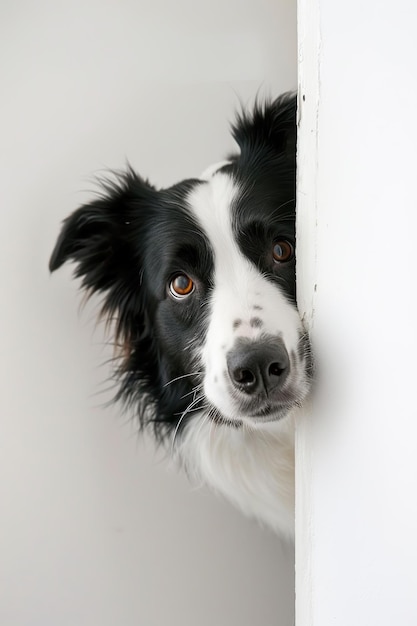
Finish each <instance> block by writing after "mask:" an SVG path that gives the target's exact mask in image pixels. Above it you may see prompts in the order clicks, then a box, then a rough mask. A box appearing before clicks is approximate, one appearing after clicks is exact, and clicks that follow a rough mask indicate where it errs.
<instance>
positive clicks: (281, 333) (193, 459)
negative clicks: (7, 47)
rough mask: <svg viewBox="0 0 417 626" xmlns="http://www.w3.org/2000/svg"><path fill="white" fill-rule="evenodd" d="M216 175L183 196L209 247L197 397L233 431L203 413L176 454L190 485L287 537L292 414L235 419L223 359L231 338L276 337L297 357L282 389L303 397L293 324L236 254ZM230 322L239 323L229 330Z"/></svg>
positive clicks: (278, 298)
mask: <svg viewBox="0 0 417 626" xmlns="http://www.w3.org/2000/svg"><path fill="white" fill-rule="evenodd" d="M216 169H218V166H217V167H216V166H214V167H213V168H210V170H207V171H206V172H205V177H206V178H207V183H206V184H203V185H200V186H198V187H197V188H196V189H194V190H193V191H192V192H191V193H190V196H189V198H188V202H189V206H190V209H191V210H192V212H193V214H194V216H195V218H196V220H197V221H198V222H199V224H200V226H201V228H202V229H203V230H204V232H205V233H206V235H207V237H208V239H209V241H210V244H211V246H212V250H213V254H214V264H215V270H214V288H213V292H212V296H211V299H210V302H209V324H208V330H207V336H206V339H205V343H204V346H203V348H202V349H201V351H200V353H199V354H198V359H199V360H200V363H202V365H203V370H204V372H205V378H204V394H205V397H206V398H207V399H208V400H209V402H210V403H211V404H212V405H213V406H215V407H216V408H217V409H218V410H219V411H220V413H221V414H222V416H224V417H225V418H227V419H228V420H230V422H232V423H236V426H233V425H230V424H229V425H227V424H224V423H222V422H215V421H213V420H212V419H211V418H210V417H209V416H208V415H207V414H205V413H204V411H203V412H201V413H199V414H198V415H196V416H195V417H194V418H193V419H192V420H190V421H189V423H188V425H187V426H186V428H185V430H184V433H183V434H182V436H181V438H180V441H179V442H178V447H177V450H178V452H179V455H180V458H181V460H182V463H183V465H184V466H185V467H186V470H187V471H188V473H189V474H190V475H191V476H192V477H193V478H194V479H195V480H197V481H200V482H204V483H206V484H208V485H209V486H211V487H212V488H213V489H214V490H215V491H217V492H220V493H221V494H223V495H224V496H226V497H227V498H228V499H229V500H230V501H231V502H233V503H234V504H235V505H236V506H237V507H239V508H240V509H241V510H242V511H243V512H244V513H246V514H247V515H250V516H253V517H255V518H256V519H258V520H259V521H260V522H262V523H264V524H266V525H268V526H269V527H271V528H272V529H273V530H275V531H277V532H280V533H282V534H284V535H285V536H288V537H290V536H292V534H293V525H294V517H293V515H294V452H293V450H294V415H295V413H296V412H297V410H298V409H297V408H294V409H293V411H292V412H291V414H289V415H287V417H285V418H284V419H281V420H279V421H270V422H268V423H259V422H256V421H254V420H252V419H251V418H250V417H249V418H248V417H246V418H243V419H242V416H241V415H240V414H239V407H238V403H237V401H236V398H235V397H234V396H233V394H232V393H231V391H230V384H229V385H228V384H227V364H226V354H227V352H228V351H229V350H230V349H231V348H232V346H233V343H234V341H235V340H236V339H237V338H238V337H242V336H243V337H250V338H253V339H256V338H257V337H259V335H260V333H267V334H268V335H273V336H278V337H280V338H281V339H282V340H283V342H284V344H285V347H286V349H287V351H288V353H289V354H291V355H297V356H293V357H292V358H293V360H294V359H295V362H293V363H292V365H293V366H294V367H292V368H291V369H292V370H294V372H291V380H290V383H291V384H293V385H294V384H295V385H296V386H297V387H299V388H300V389H301V390H302V391H301V392H300V393H301V394H302V395H303V394H304V395H305V394H306V393H307V388H308V383H307V380H306V378H305V372H304V368H303V367H302V364H301V363H299V362H298V361H297V360H298V342H299V335H300V331H301V321H300V318H299V315H298V312H297V310H296V309H295V307H294V305H293V304H292V303H290V302H289V301H288V299H287V298H286V296H285V295H284V294H283V293H282V292H281V291H280V289H279V288H278V287H277V286H276V285H274V284H272V283H271V282H270V281H269V280H267V279H266V278H265V277H264V276H263V275H262V274H261V273H260V272H259V271H258V270H257V268H256V267H255V266H254V265H253V264H251V263H250V261H249V260H248V259H246V257H245V256H244V255H243V254H242V253H241V252H240V250H239V248H238V246H237V243H236V241H235V238H234V235H233V230H232V223H231V211H230V207H231V205H232V202H233V199H234V197H235V195H236V193H237V191H238V190H237V189H236V187H235V185H234V183H233V181H232V180H231V178H230V177H229V176H228V175H227V174H223V173H216ZM259 306H261V307H262V310H259V309H258V308H257V307H259ZM254 317H258V318H260V319H261V320H262V323H263V326H262V328H261V329H260V328H258V327H254V325H253V324H252V325H251V323H250V320H251V319H253V318H254ZM236 320H240V322H241V323H240V324H239V325H238V327H237V328H236V324H235V325H234V322H235V321H236ZM290 383H289V384H290Z"/></svg>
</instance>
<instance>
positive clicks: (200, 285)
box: [50, 96, 309, 435]
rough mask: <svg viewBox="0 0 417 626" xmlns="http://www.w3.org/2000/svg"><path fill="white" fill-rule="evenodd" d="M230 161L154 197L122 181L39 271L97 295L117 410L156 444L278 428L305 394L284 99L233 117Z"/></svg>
mask: <svg viewBox="0 0 417 626" xmlns="http://www.w3.org/2000/svg"><path fill="white" fill-rule="evenodd" d="M233 135H234V138H235V139H236V141H237V143H238V145H239V148H240V153H239V154H238V155H234V156H231V157H230V159H229V160H228V161H227V162H225V163H223V164H221V165H220V166H219V167H217V168H211V171H210V172H209V173H207V174H206V175H203V177H202V178H201V179H191V180H186V181H183V182H181V183H179V184H177V185H174V186H173V187H170V188H168V189H162V190H157V189H155V188H154V187H153V186H152V185H150V184H149V183H148V182H147V181H145V180H144V179H142V178H141V177H139V176H138V175H137V174H135V173H134V172H133V171H132V170H128V171H127V172H126V173H124V174H122V175H119V176H118V177H116V178H115V180H114V181H113V182H105V183H104V184H103V192H102V195H101V196H100V197H98V198H97V199H96V200H95V201H93V202H92V203H91V204H88V205H85V206H82V207H81V208H79V209H78V210H77V211H75V212H74V213H73V214H72V215H70V217H68V218H67V220H66V221H65V222H64V225H63V228H62V232H61V235H60V237H59V239H58V241H57V244H56V246H55V249H54V252H53V254H52V257H51V261H50V269H51V270H52V271H53V270H55V269H57V268H58V267H60V266H61V265H62V264H63V263H64V262H65V261H68V260H72V261H74V262H75V263H76V275H77V276H79V277H81V278H82V286H83V287H84V288H85V289H86V290H87V291H88V292H89V293H92V292H98V293H99V294H102V296H103V311H104V313H105V315H106V316H108V317H109V318H110V319H111V320H114V332H115V335H116V338H117V341H118V343H119V344H120V346H121V365H120V368H119V370H118V374H119V377H120V392H119V397H120V398H123V399H124V400H125V401H127V402H129V403H132V404H134V405H135V406H137V407H138V413H139V417H140V420H141V423H142V424H146V423H148V422H150V421H152V422H153V423H154V424H155V425H156V431H157V433H158V434H160V435H163V434H164V433H165V432H166V430H167V428H168V427H169V426H172V427H173V428H175V429H177V428H179V427H180V426H183V425H184V424H185V423H187V421H188V420H190V419H193V415H195V412H199V413H200V412H201V411H203V412H205V413H206V415H207V416H209V417H211V418H212V419H214V420H216V421H222V422H225V423H230V424H233V425H237V424H240V423H242V422H247V423H251V424H254V423H257V424H262V423H265V422H268V421H272V420H278V419H281V418H283V417H285V416H286V415H288V414H289V413H290V412H291V411H292V409H293V408H294V407H295V406H297V405H299V404H300V403H301V402H302V401H303V399H304V398H305V396H306V394H307V391H308V387H309V383H308V380H309V357H308V345H307V341H306V339H305V334H304V331H303V328H302V325H301V322H300V319H299V316H298V313H297V309H296V306H295V257H294V248H295V145H296V100H295V98H294V97H293V96H283V97H281V98H279V99H277V100H275V101H274V102H272V103H267V104H264V105H257V106H256V107H255V109H254V110H253V112H252V113H251V114H242V115H241V116H240V117H238V120H237V122H236V124H235V125H234V127H233Z"/></svg>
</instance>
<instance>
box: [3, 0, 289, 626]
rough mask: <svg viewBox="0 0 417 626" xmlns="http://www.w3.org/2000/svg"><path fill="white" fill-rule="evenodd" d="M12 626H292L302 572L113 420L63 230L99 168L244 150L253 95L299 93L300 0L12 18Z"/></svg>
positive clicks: (97, 344)
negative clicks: (243, 127)
mask: <svg viewBox="0 0 417 626" xmlns="http://www.w3.org/2000/svg"><path fill="white" fill-rule="evenodd" d="M0 11H1V14H0V25H1V34H0V55H1V59H2V69H1V91H2V96H1V101H0V108H1V111H0V124H1V126H2V128H1V144H0V145H1V148H0V151H1V156H0V159H1V164H0V168H1V169H0V171H1V176H2V181H1V229H0V237H1V244H0V255H1V263H0V284H1V290H2V298H1V307H0V316H1V329H2V359H1V378H0V380H1V393H0V407H1V408H0V411H1V419H0V508H1V511H0V623H1V624H2V625H3V624H4V626H33V625H38V624H39V625H40V624H41V625H42V626H56V625H58V624H59V626H66V625H68V626H95V625H97V626H116V625H117V626H133V625H134V626H142V625H143V626H164V625H166V624H172V625H175V624H181V626H187V625H193V626H194V625H198V626H208V625H210V626H211V625H213V624H216V626H233V625H236V626H245V625H247V626H253V625H254V624H260V625H262V626H273V625H279V626H287V625H291V624H292V613H293V580H292V578H293V557H292V554H291V550H290V549H289V548H287V547H285V546H282V545H281V544H280V543H279V541H278V540H277V539H275V538H274V537H273V536H272V535H270V534H268V533H266V532H262V531H261V530H260V529H259V528H258V527H257V526H256V525H255V524H253V523H251V522H249V521H247V520H246V519H244V518H243V517H242V516H241V515H240V514H239V513H237V512H235V511H234V510H233V509H232V508H231V507H230V506H229V505H227V504H226V503H223V502H221V501H220V500H219V499H217V498H215V497H214V496H212V495H211V494H209V493H207V492H205V491H202V492H191V491H190V487H189V485H188V483H187V481H186V479H185V477H184V476H180V475H177V474H175V473H173V472H169V471H167V468H166V463H165V462H164V461H163V459H162V458H161V454H155V452H154V450H153V446H152V443H151V442H148V443H147V444H146V445H144V444H143V443H141V442H139V439H138V437H137V435H136V432H135V427H134V425H131V424H129V423H126V420H125V418H123V417H122V418H121V417H120V416H119V412H118V409H117V407H113V406H112V407H110V408H105V407H104V403H105V401H106V399H107V398H108V397H109V396H110V395H111V394H110V392H106V393H99V392H102V391H103V389H105V388H106V386H107V385H106V382H105V381H106V378H107V376H108V372H109V368H108V365H102V364H103V362H104V361H105V360H106V359H107V358H109V357H110V356H111V351H110V350H108V349H105V348H104V347H103V333H102V330H103V329H102V328H101V327H99V328H97V329H96V330H95V331H94V314H95V307H94V304H92V306H89V307H88V308H87V310H86V311H84V312H80V311H79V304H80V298H79V297H78V295H77V290H76V285H75V283H73V282H72V281H71V280H70V275H71V271H70V269H69V268H65V269H63V270H62V271H61V272H60V273H59V274H56V275H54V276H53V277H52V278H51V277H49V275H48V271H47V262H48V256H49V254H50V251H51V249H52V246H53V243H54V239H55V237H56V236H57V233H58V227H59V222H60V220H61V219H63V218H64V217H65V216H66V215H67V214H68V213H69V212H70V211H72V210H73V209H74V208H76V206H77V205H79V204H80V203H81V202H82V201H84V200H85V199H86V198H87V197H91V193H90V191H89V190H92V189H93V188H94V184H93V182H92V176H93V175H94V174H95V173H97V171H98V170H100V169H101V168H107V167H113V168H118V167H120V166H123V165H124V163H125V160H126V159H127V158H128V159H129V160H130V162H131V163H132V165H133V166H134V167H135V168H137V169H138V170H139V171H140V172H141V173H142V174H143V175H146V176H149V177H150V178H151V180H152V181H154V182H155V183H157V184H170V183H171V182H174V181H175V180H177V179H179V178H182V177H184V176H195V175H198V174H199V172H201V171H202V170H203V169H204V167H206V166H207V165H208V164H209V163H211V162H213V161H218V160H219V159H221V158H223V156H224V154H225V153H227V152H228V151H229V150H230V149H231V148H232V143H231V139H230V138H229V135H228V119H230V118H231V117H232V115H233V111H234V109H235V107H236V105H237V102H238V97H240V98H241V99H242V100H243V101H246V100H250V99H251V98H253V96H254V94H255V93H256V91H257V89H258V88H261V90H264V91H271V93H273V94H275V93H278V92H280V91H282V90H284V89H289V88H294V86H295V83H296V38H295V4H294V2H293V0H281V1H280V2H272V0H257V1H256V2H255V1H254V0H245V1H244V2H238V1H237V0H231V1H230V2H227V3H225V2H221V1H220V0H214V1H213V2H211V3H208V4H207V3H202V2H191V1H186V0H178V1H177V2H175V3H173V2H169V1H168V0H157V1H154V2H152V3H150V2H147V1H145V0H139V1H135V2H133V1H128V0H118V1H116V0H108V1H106V2H102V1H99V0H87V1H84V2H81V0H73V1H72V2H64V3H57V2H52V1H51V0H40V1H38V2H29V1H28V0H22V1H20V2H9V1H8V0H6V1H5V2H2V5H1V10H0Z"/></svg>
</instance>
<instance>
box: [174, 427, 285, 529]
mask: <svg viewBox="0 0 417 626" xmlns="http://www.w3.org/2000/svg"><path fill="white" fill-rule="evenodd" d="M179 452H180V456H181V461H182V463H183V464H184V466H185V468H186V470H187V472H188V473H189V474H190V475H191V477H192V478H193V479H194V480H197V481H199V482H200V483H201V482H203V483H205V484H207V485H208V486H209V487H211V488H212V489H214V490H215V491H217V492H219V493H221V494H222V495H223V496H225V497H226V498H227V499H228V500H230V501H231V502H232V503H233V504H234V505H235V506H237V507H239V508H240V509H241V510H242V511H243V512H244V513H245V514H246V515H249V516H251V517H255V518H257V519H258V520H259V521H260V522H261V523H263V524H265V525H267V526H269V527H270V528H272V529H273V530H275V531H279V532H280V533H281V534H284V535H287V536H290V537H291V536H292V535H293V527H294V422H293V419H292V418H287V419H285V420H284V421H283V422H279V423H274V424H271V425H269V426H264V427H262V428H256V429H255V428H245V427H243V428H232V427H230V426H225V425H221V424H216V423H213V422H212V421H209V420H207V418H204V417H202V418H197V419H195V420H193V421H192V422H191V424H189V426H188V427H187V429H186V430H185V432H184V433H183V438H182V442H181V445H180V447H179Z"/></svg>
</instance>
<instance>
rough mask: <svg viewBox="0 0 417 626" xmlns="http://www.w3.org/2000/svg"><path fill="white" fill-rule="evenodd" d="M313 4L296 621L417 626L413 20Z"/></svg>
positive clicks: (302, 261)
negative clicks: (307, 378)
mask: <svg viewBox="0 0 417 626" xmlns="http://www.w3.org/2000/svg"><path fill="white" fill-rule="evenodd" d="M312 4H314V8H312V7H311V6H310V9H309V10H311V11H313V14H314V16H315V18H317V20H319V23H318V21H317V20H316V19H314V20H313V21H312V22H311V23H310V27H311V28H312V29H316V32H315V34H314V36H313V35H312V34H311V32H310V33H309V37H310V39H309V41H308V42H307V44H308V45H307V49H305V50H304V52H305V55H304V57H303V58H302V63H301V85H302V87H303V89H304V88H306V93H305V96H306V101H305V103H304V104H303V110H302V113H301V115H302V120H303V117H304V115H305V117H304V119H310V120H311V119H314V115H315V113H316V112H317V113H318V116H317V126H316V127H314V124H313V128H312V127H309V126H308V125H307V124H305V125H302V128H303V130H302V133H303V134H304V136H303V138H302V140H301V141H302V145H304V146H307V145H309V141H310V139H309V137H308V136H307V135H308V134H309V133H313V135H314V134H315V133H316V129H317V130H318V133H317V144H316V148H315V149H313V152H312V154H310V155H309V158H308V159H307V161H306V162H305V165H304V166H305V167H306V168H310V169H311V170H312V171H315V174H316V184H315V185H313V186H312V188H311V190H310V191H309V190H308V189H307V190H306V192H307V194H308V197H307V200H306V201H305V202H304V203H303V201H301V203H300V204H299V207H300V208H301V207H303V210H304V211H308V209H309V208H310V209H311V210H312V211H315V206H316V207H317V227H316V229H315V228H314V224H313V225H311V232H310V235H311V236H312V237H313V238H314V239H315V244H316V245H315V246H311V244H309V247H305V245H304V243H305V240H303V239H301V240H300V241H299V257H298V262H299V266H300V271H301V272H302V269H301V265H306V264H309V263H312V264H313V267H314V268H315V269H314V272H313V274H314V283H317V292H316V293H315V294H314V297H313V300H311V299H310V300H306V301H305V306H306V308H307V309H309V311H310V312H311V307H312V306H314V316H313V332H312V334H313V338H314V343H315V348H316V353H317V355H318V359H319V379H320V380H319V385H318V393H317V397H316V398H315V399H314V402H313V405H314V406H313V411H312V413H311V416H310V419H309V420H307V421H306V422H305V423H304V424H301V425H300V427H299V447H298V463H299V474H298V478H299V484H298V486H299V490H298V511H297V513H298V522H297V528H298V532H299V546H298V548H297V597H298V598H299V599H298V600H297V625H298V626H330V625H332V626H336V625H337V626H352V624H355V626H392V625H393V624H401V626H414V625H415V624H417V574H416V565H415V564H416V562H417V541H416V529H417V498H416V493H417V455H416V437H417V407H416V400H415V386H416V382H415V381H416V374H417V371H416V370H417V368H416V363H415V354H416V352H417V333H416V296H415V291H416V289H415V285H416V278H415V272H416V260H415V233H416V229H417V218H416V211H417V206H416V199H415V164H416V158H415V146H416V144H417V118H416V115H415V111H416V110H417V88H416V81H415V77H416V76H417V53H416V44H415V24H416V17H417V9H416V5H415V3H414V2H411V1H410V2H407V1H405V0H400V1H399V2H397V3H395V4H392V3H387V2H376V1H373V2H368V3H363V2H359V1H358V0H353V1H351V2H345V3H335V2H332V1H331V0H316V1H315V2H314V3H312ZM301 10H304V11H306V6H305V4H304V3H300V19H303V18H302V16H301ZM317 35H320V38H321V45H320V47H319V48H317V46H316V44H317V41H318V39H317ZM318 53H319V56H318ZM318 58H319V65H317V59H318ZM306 72H307V73H308V72H311V73H313V81H317V78H318V77H319V83H318V93H317V83H316V85H315V86H314V84H313V86H312V87H311V85H310V88H309V87H308V84H307V83H308V80H309V77H308V76H306ZM310 78H311V75H310ZM306 85H307V87H306ZM315 89H316V91H315ZM317 95H318V96H319V97H318V99H317ZM303 142H304V143H303ZM304 157H305V155H304ZM304 175H306V174H304V173H302V176H304ZM303 187H305V186H304V185H301V189H300V194H301V193H302V192H303ZM301 218H302V216H301V215H300V219H301ZM304 235H305V236H307V231H304ZM300 236H301V237H302V236H303V233H302V231H300ZM314 249H316V251H317V259H316V260H315V259H314ZM301 276H302V277H304V278H305V277H306V280H308V281H310V280H311V279H312V276H311V273H309V271H308V270H307V271H306V273H305V274H303V273H301ZM304 286H305V287H306V288H307V290H308V293H311V286H312V284H311V282H310V283H308V284H307V283H306V284H305V285H303V284H300V290H301V291H303V288H304Z"/></svg>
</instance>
